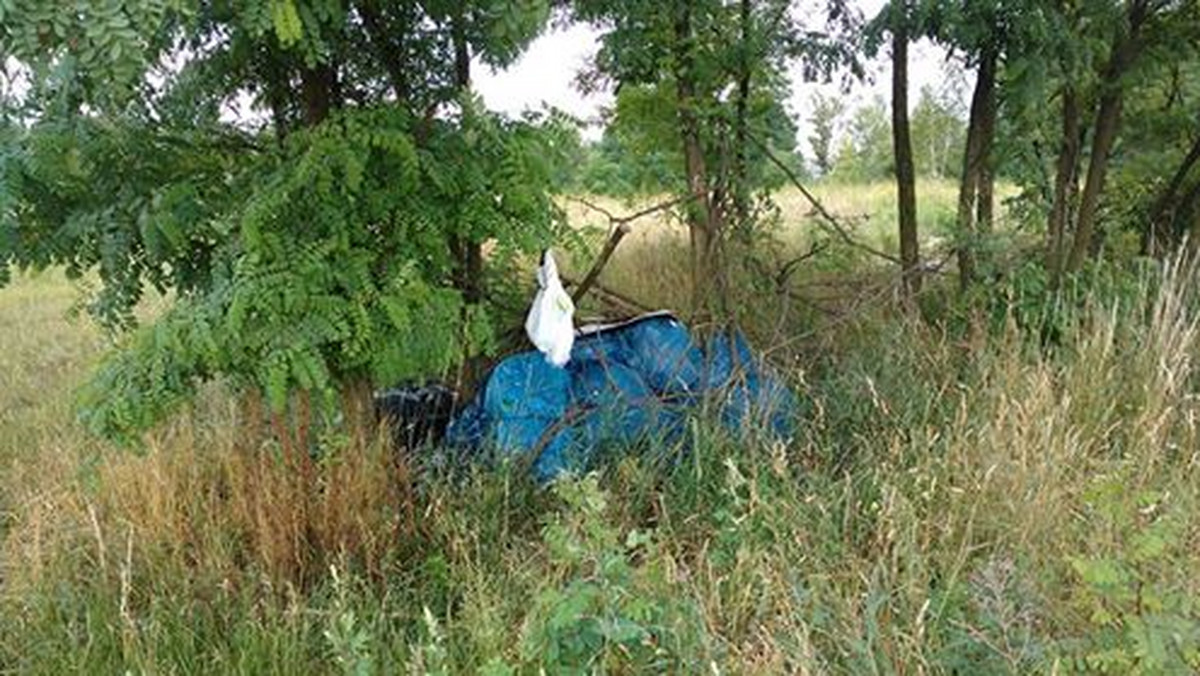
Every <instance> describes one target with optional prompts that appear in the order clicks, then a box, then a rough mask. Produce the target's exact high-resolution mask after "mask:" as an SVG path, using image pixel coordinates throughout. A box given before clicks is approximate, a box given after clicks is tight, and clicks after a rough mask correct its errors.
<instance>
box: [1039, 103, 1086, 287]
mask: <svg viewBox="0 0 1200 676" xmlns="http://www.w3.org/2000/svg"><path fill="white" fill-rule="evenodd" d="M1081 108H1082V106H1081V104H1080V101H1079V93H1078V92H1077V91H1076V90H1075V87H1074V86H1072V85H1069V84H1068V85H1066V86H1065V87H1064V88H1063V91H1062V139H1061V140H1060V145H1059V151H1058V161H1057V163H1056V169H1055V174H1054V202H1053V204H1052V205H1051V207H1050V216H1049V219H1048V220H1047V223H1046V270H1047V271H1048V272H1049V276H1050V287H1051V288H1052V289H1054V288H1058V283H1059V280H1060V278H1061V277H1062V266H1063V253H1064V252H1063V247H1064V246H1065V242H1066V233H1067V230H1068V225H1069V224H1070V221H1071V205H1072V204H1074V203H1075V195H1076V193H1077V191H1078V189H1079V188H1078V178H1079V153H1080V150H1081V149H1082V146H1083V129H1082V125H1081V124H1080V120H1081V117H1082V115H1083V111H1082V109H1081Z"/></svg>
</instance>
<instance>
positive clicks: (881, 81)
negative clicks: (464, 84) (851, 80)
mask: <svg viewBox="0 0 1200 676" xmlns="http://www.w3.org/2000/svg"><path fill="white" fill-rule="evenodd" d="M853 4H856V5H857V6H858V7H859V9H860V11H862V12H863V13H864V15H867V16H871V15H872V14H873V13H875V12H877V11H878V10H879V8H880V6H881V5H882V4H883V3H882V0H857V2H855V3H853ZM598 37H599V33H598V32H597V31H596V30H595V29H593V28H591V27H590V26H585V25H573V26H571V27H569V28H566V29H561V28H560V29H555V30H552V31H551V32H548V33H547V34H545V35H543V36H541V37H540V38H538V39H537V40H536V41H535V42H534V43H533V44H532V45H531V46H530V48H529V50H528V51H527V52H526V53H525V54H524V55H523V56H522V57H521V59H520V60H519V61H517V62H516V63H515V64H513V65H512V66H511V67H509V68H508V69H506V70H504V71H497V72H493V71H491V69H489V68H488V67H487V66H484V65H481V64H477V65H476V66H475V68H474V69H473V73H472V74H473V76H474V77H473V80H474V86H475V88H476V90H478V92H479V93H480V95H481V96H482V97H483V99H484V101H485V102H486V103H487V105H488V107H490V108H492V109H494V110H499V111H503V112H506V113H510V114H514V115H515V114H517V113H520V112H521V111H522V110H525V109H527V108H532V109H539V108H541V107H542V105H543V104H548V105H551V106H554V107H556V108H560V109H562V110H564V111H566V112H568V113H571V114H572V115H575V116H576V117H579V118H582V119H585V120H592V121H598V118H599V114H600V111H601V109H602V108H603V107H604V106H606V105H609V104H610V103H611V102H612V96H611V94H609V93H601V94H596V95H593V96H584V95H582V94H581V93H580V92H579V91H578V90H577V89H575V87H574V79H575V75H576V73H578V72H579V70H580V69H581V68H582V67H583V66H584V64H586V63H587V61H588V60H589V59H590V58H591V56H592V55H593V54H595V52H596V49H597V47H598V43H597V40H598ZM909 61H910V65H909V71H910V78H911V82H910V94H909V100H910V105H912V104H915V102H916V97H917V93H918V92H919V91H920V90H921V87H923V86H927V85H928V86H931V87H933V88H934V90H935V91H941V90H943V89H946V90H948V91H951V92H953V93H954V95H955V96H957V97H958V98H959V99H960V100H963V98H964V97H967V96H969V95H970V91H969V81H967V80H969V78H964V75H963V74H962V73H961V72H960V71H959V69H957V68H955V67H954V66H953V65H952V64H948V63H947V59H946V53H945V51H943V50H942V49H940V48H938V47H936V46H935V45H933V44H931V43H929V42H928V41H927V40H923V41H921V42H918V43H916V44H915V45H914V46H913V47H912V48H911V49H910V53H909ZM868 70H869V72H870V74H871V76H872V77H871V80H872V81H871V82H867V83H861V84H858V83H856V84H854V85H853V86H852V88H851V90H850V92H849V93H848V94H845V95H847V96H849V97H850V99H851V100H852V103H851V105H852V106H853V105H855V103H857V102H862V101H866V100H868V99H870V98H872V97H874V96H876V95H878V96H881V97H882V98H883V99H884V100H885V101H887V100H890V98H891V92H890V82H889V79H888V73H889V71H888V64H887V63H886V62H884V61H883V60H876V61H875V62H873V63H871V64H869V69H868ZM839 86H840V85H839V84H838V83H837V82H835V83H833V84H828V85H826V84H816V83H805V82H802V81H801V80H800V76H799V68H796V69H794V71H793V87H792V90H793V91H792V97H791V100H790V101H789V107H790V108H791V111H792V114H793V116H794V117H795V119H796V122H797V124H798V126H799V128H800V129H799V137H800V138H802V139H803V138H806V137H807V136H808V129H807V128H806V127H807V122H806V120H807V118H808V114H809V111H810V109H811V105H810V102H811V100H812V98H813V95H814V94H815V93H816V92H821V93H823V94H826V95H834V94H838V93H839ZM585 134H586V135H587V136H588V137H590V138H597V137H598V136H599V134H600V128H599V126H598V125H597V126H593V127H591V128H589V129H588V130H587V131H586V132H585ZM804 150H807V148H804Z"/></svg>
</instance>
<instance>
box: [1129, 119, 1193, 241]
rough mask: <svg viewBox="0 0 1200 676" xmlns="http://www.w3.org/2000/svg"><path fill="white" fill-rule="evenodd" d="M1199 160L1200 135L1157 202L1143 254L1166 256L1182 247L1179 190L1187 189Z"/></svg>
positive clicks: (1152, 212)
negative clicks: (1185, 183) (1177, 217)
mask: <svg viewBox="0 0 1200 676" xmlns="http://www.w3.org/2000/svg"><path fill="white" fill-rule="evenodd" d="M1198 161H1200V133H1198V134H1197V135H1196V140H1195V142H1194V143H1192V147H1191V149H1189V150H1188V152H1187V155H1185V156H1184V158H1183V161H1182V162H1180V163H1179V167H1178V168H1176V170H1175V173H1174V174H1173V175H1172V176H1171V180H1170V182H1169V183H1167V187H1166V188H1164V189H1163V191H1162V193H1160V194H1159V196H1158V198H1157V199H1155V200H1154V205H1153V206H1152V207H1151V209H1150V217H1149V219H1148V220H1147V223H1146V229H1145V230H1144V231H1143V235H1142V253H1143V254H1145V255H1149V256H1162V255H1163V254H1165V253H1166V252H1167V251H1168V250H1170V249H1171V248H1173V247H1175V246H1178V245H1179V238H1180V236H1181V235H1182V232H1180V230H1179V228H1177V227H1175V221H1176V216H1175V215H1176V214H1177V213H1179V212H1178V210H1177V209H1176V208H1175V207H1176V206H1177V205H1176V203H1177V202H1178V201H1179V189H1180V188H1182V187H1183V183H1184V180H1185V179H1187V176H1188V174H1189V173H1191V171H1192V168H1193V167H1195V166H1196V163H1197V162H1198Z"/></svg>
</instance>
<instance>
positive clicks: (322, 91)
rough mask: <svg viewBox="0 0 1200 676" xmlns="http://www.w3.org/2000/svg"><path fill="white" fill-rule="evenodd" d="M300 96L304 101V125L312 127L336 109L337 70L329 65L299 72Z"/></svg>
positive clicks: (324, 64) (337, 102) (337, 103)
mask: <svg viewBox="0 0 1200 676" xmlns="http://www.w3.org/2000/svg"><path fill="white" fill-rule="evenodd" d="M300 96H301V98H302V99H303V101H304V124H305V125H306V126H309V127H312V126H315V125H318V124H320V123H321V122H323V121H324V120H325V118H326V117H328V116H329V111H331V110H333V109H334V108H336V107H338V105H339V101H338V81H337V69H336V68H335V67H334V65H333V64H331V63H323V64H319V65H317V66H315V67H313V68H305V69H303V70H301V71H300Z"/></svg>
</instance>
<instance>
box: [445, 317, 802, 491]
mask: <svg viewBox="0 0 1200 676" xmlns="http://www.w3.org/2000/svg"><path fill="white" fill-rule="evenodd" d="M702 401H708V402H711V403H713V404H715V405H716V406H718V407H719V417H720V420H721V422H722V424H723V425H725V426H726V427H728V428H729V429H731V430H734V431H740V430H754V431H758V430H763V431H766V432H767V433H769V434H771V435H773V436H775V437H778V438H783V439H786V438H789V437H790V436H791V435H792V433H793V431H794V425H795V416H796V399H795V395H794V394H793V393H792V392H791V391H790V390H789V389H788V388H787V387H786V386H785V385H784V384H783V382H782V381H780V380H779V378H778V377H777V376H775V375H774V374H773V373H771V372H770V371H769V370H768V369H766V368H765V367H764V366H763V365H762V364H761V363H760V362H759V361H758V360H756V359H755V358H754V357H753V355H752V354H751V352H750V349H749V347H748V346H747V345H746V341H745V340H744V339H743V338H742V337H741V336H740V335H737V334H730V335H721V336H717V337H715V338H713V339H711V340H710V341H708V343H707V344H705V345H698V344H697V343H696V341H694V340H693V339H692V336H691V334H690V333H689V332H688V330H687V328H686V327H684V326H683V324H682V323H681V322H679V320H677V319H676V318H675V317H674V316H672V315H670V314H669V313H654V314H650V315H644V316H642V317H638V318H636V319H633V320H630V321H628V322H623V323H621V324H614V325H607V326H597V327H585V328H583V329H580V331H579V333H578V336H577V337H576V340H575V345H574V347H573V348H572V350H571V359H570V361H569V362H567V364H566V366H565V367H564V368H559V367H556V366H553V365H551V364H549V363H547V362H546V359H545V358H544V356H543V355H542V354H541V353H539V352H534V351H531V352H523V353H520V354H516V355H513V356H511V357H508V358H506V359H504V360H503V361H501V362H500V363H499V364H498V365H497V366H496V367H495V368H494V369H493V370H492V372H491V374H490V375H489V376H488V378H487V381H486V382H485V383H484V385H483V387H482V389H481V390H480V391H479V393H478V394H477V395H476V397H475V399H474V401H472V402H471V403H470V404H468V405H467V406H466V407H465V408H464V409H463V410H462V411H461V412H459V414H458V415H457V417H455V419H454V420H453V421H452V422H451V424H450V427H449V429H448V430H447V432H446V441H447V443H448V444H450V445H451V446H456V447H460V448H465V449H469V450H484V449H488V450H492V451H494V452H497V453H500V454H502V455H518V454H521V455H523V454H530V453H532V454H536V456H535V457H532V458H530V459H531V461H532V466H533V471H534V474H535V475H536V477H537V478H538V479H539V480H541V481H548V480H550V479H553V478H554V477H556V476H558V475H559V474H562V473H563V472H570V471H581V470H583V469H585V468H586V467H587V466H588V464H589V463H590V462H591V460H592V459H593V458H594V457H595V455H596V454H597V453H598V452H600V451H601V450H602V449H604V448H605V447H606V446H618V447H628V446H630V445H632V444H635V443H637V442H639V441H644V440H650V439H658V440H662V441H665V442H668V443H670V442H674V441H677V440H679V439H681V438H682V437H683V436H684V429H685V428H684V423H685V420H686V415H687V413H688V411H689V410H691V409H693V408H694V407H695V406H696V405H698V404H699V403H700V402H702Z"/></svg>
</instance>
